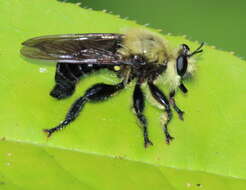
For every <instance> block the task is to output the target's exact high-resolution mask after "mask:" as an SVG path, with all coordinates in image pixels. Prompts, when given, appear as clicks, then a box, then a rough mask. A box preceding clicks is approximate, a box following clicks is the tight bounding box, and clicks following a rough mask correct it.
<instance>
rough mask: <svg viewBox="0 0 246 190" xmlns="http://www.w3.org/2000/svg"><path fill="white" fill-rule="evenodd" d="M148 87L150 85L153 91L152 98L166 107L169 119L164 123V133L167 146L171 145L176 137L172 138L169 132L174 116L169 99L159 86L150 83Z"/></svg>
mask: <svg viewBox="0 0 246 190" xmlns="http://www.w3.org/2000/svg"><path fill="white" fill-rule="evenodd" d="M148 85H149V89H150V91H151V94H152V96H153V97H154V98H155V99H156V100H157V101H158V102H159V103H160V104H161V105H163V106H164V107H165V111H166V113H167V119H166V122H165V123H164V127H163V131H164V133H165V136H166V142H167V144H169V143H170V141H171V140H173V139H174V137H172V136H171V135H170V133H169V131H168V124H169V122H170V121H171V119H172V116H173V115H172V111H171V109H170V105H169V102H168V99H167V98H166V96H165V95H164V93H163V92H162V91H161V90H160V89H159V88H158V87H157V86H155V85H154V84H153V83H152V82H149V83H148Z"/></svg>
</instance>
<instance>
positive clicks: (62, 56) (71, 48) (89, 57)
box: [20, 33, 124, 65]
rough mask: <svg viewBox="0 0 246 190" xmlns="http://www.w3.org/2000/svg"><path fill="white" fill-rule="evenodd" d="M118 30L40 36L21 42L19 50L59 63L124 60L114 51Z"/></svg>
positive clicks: (118, 37)
mask: <svg viewBox="0 0 246 190" xmlns="http://www.w3.org/2000/svg"><path fill="white" fill-rule="evenodd" d="M122 38H123V35H122V34H111V33H91V34H65V35H51V36H41V37H36V38H32V39H29V40H27V41H25V42H23V43H22V45H23V47H22V49H21V51H20V52H21V54H22V55H24V56H26V57H29V58H33V59H43V60H48V61H54V62H63V63H74V64H75V63H79V64H83V63H86V64H114V65H115V64H124V61H122V57H121V55H120V54H118V53H117V52H116V51H117V49H118V48H120V47H121V46H120V44H121V42H122Z"/></svg>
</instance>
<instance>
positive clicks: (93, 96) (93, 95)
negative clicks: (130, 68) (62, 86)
mask: <svg viewBox="0 0 246 190" xmlns="http://www.w3.org/2000/svg"><path fill="white" fill-rule="evenodd" d="M123 88H124V84H123V82H121V83H119V84H116V85H109V84H104V83H98V84H95V85H93V86H92V87H91V88H89V89H88V90H87V91H86V92H85V94H84V96H82V97H80V98H79V99H77V100H76V101H75V102H74V103H73V105H72V106H71V108H70V110H69V111H68V113H67V115H66V117H65V119H64V121H62V122H61V123H60V124H59V125H58V126H56V127H54V128H51V129H45V130H44V132H46V133H47V134H48V137H50V136H51V135H52V134H53V133H54V132H55V131H58V130H61V129H63V128H65V127H66V126H67V125H68V124H70V123H71V122H72V121H74V120H75V119H76V118H77V117H78V115H79V113H80V111H81V110H82V108H83V106H84V105H85V103H86V102H89V101H91V102H98V101H103V100H106V99H107V98H109V97H110V96H112V95H113V94H114V93H116V92H117V91H119V90H121V89H123Z"/></svg>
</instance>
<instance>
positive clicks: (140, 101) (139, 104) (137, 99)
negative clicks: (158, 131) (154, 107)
mask: <svg viewBox="0 0 246 190" xmlns="http://www.w3.org/2000/svg"><path fill="white" fill-rule="evenodd" d="M133 106H134V110H135V113H136V116H137V118H138V120H139V121H140V123H141V126H142V129H143V136H144V147H145V148H146V147H147V146H148V145H153V143H152V142H151V141H150V140H149V137H148V130H147V120H146V118H145V116H144V115H143V111H144V94H143V92H142V90H141V88H140V84H136V86H135V89H134V93H133Z"/></svg>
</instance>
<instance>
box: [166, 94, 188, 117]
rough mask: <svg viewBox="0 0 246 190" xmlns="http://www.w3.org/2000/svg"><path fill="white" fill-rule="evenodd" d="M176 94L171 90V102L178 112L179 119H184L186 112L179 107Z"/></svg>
mask: <svg viewBox="0 0 246 190" xmlns="http://www.w3.org/2000/svg"><path fill="white" fill-rule="evenodd" d="M174 96H175V91H171V92H170V94H169V103H170V104H171V105H172V106H173V109H174V110H175V111H176V112H177V113H178V115H179V119H180V120H184V117H183V115H184V112H183V111H182V110H181V109H179V107H178V106H177V105H176V102H175V99H174Z"/></svg>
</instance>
